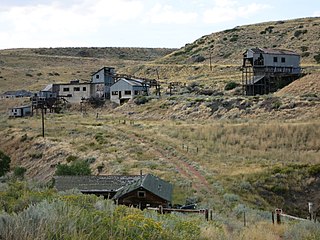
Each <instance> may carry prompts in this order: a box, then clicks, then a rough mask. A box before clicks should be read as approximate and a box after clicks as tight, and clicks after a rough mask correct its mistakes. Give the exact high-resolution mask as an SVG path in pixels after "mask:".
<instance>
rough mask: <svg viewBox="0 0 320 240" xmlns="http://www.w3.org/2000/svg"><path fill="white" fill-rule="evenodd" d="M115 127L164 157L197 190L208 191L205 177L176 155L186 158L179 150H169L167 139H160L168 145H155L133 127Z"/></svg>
mask: <svg viewBox="0 0 320 240" xmlns="http://www.w3.org/2000/svg"><path fill="white" fill-rule="evenodd" d="M117 128H118V130H119V131H121V132H122V133H123V134H125V135H127V136H128V137H130V138H131V139H133V140H134V141H135V142H137V143H142V144H144V145H145V147H146V148H148V149H149V151H151V152H152V154H154V155H155V156H158V157H159V158H162V159H164V160H165V161H166V162H168V163H169V164H172V165H173V166H174V167H175V168H176V169H177V171H178V172H179V173H180V174H181V175H182V176H183V177H184V178H186V179H188V180H190V181H191V182H192V188H193V189H195V190H197V191H199V190H201V189H205V190H206V191H210V185H209V183H208V181H207V180H206V178H205V177H204V176H203V175H202V174H201V173H200V172H199V171H198V170H197V169H195V167H193V166H192V165H191V164H189V163H188V162H186V161H183V160H181V159H180V158H179V157H178V156H177V155H179V156H180V157H182V158H183V159H188V157H187V156H185V155H184V153H181V151H180V150H177V149H175V154H174V153H173V152H172V151H170V148H171V147H170V144H169V143H168V142H167V141H165V140H164V139H162V143H165V144H166V145H167V146H168V147H166V146H164V145H162V146H161V145H155V144H153V143H152V142H151V141H150V137H148V136H145V135H144V136H143V138H142V137H141V136H139V135H141V132H139V135H138V134H137V133H136V132H134V130H135V129H132V128H131V129H130V132H129V131H128V130H127V129H126V130H124V129H122V128H121V127H117ZM176 153H178V154H176Z"/></svg>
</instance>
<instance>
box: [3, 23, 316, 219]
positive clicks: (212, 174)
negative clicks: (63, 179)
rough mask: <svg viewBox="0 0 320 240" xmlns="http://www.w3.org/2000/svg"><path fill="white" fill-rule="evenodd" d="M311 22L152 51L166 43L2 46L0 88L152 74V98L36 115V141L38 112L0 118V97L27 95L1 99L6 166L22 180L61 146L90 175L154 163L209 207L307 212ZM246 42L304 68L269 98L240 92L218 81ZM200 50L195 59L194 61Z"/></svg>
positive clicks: (312, 174)
mask: <svg viewBox="0 0 320 240" xmlns="http://www.w3.org/2000/svg"><path fill="white" fill-rule="evenodd" d="M319 24H320V19H319V18H309V19H298V20H291V21H281V22H272V23H263V24H256V25H250V26H241V27H237V28H235V29H231V30H226V31H223V32H219V33H213V34H211V35H208V36H204V37H202V38H200V39H199V40H197V41H195V42H194V43H192V44H188V45H186V47H184V48H182V49H180V50H178V51H175V52H173V53H170V54H169V55H167V56H165V57H163V58H158V57H162V56H163V55H164V54H167V53H169V52H171V51H172V50H171V49H158V50H152V49H121V48H111V49H108V48H103V49H99V48H63V49H62V48H61V49H12V50H2V51H0V92H3V91H7V90H15V89H27V90H40V89H41V88H43V87H44V86H45V85H46V84H48V83H53V82H67V81H70V80H72V79H80V80H83V81H85V80H89V79H90V75H91V73H92V72H94V71H96V70H97V69H99V68H101V67H103V66H113V67H116V70H117V72H119V73H128V74H134V75H137V76H141V77H149V78H156V79H157V78H158V75H159V79H160V81H161V83H162V96H161V98H157V97H154V96H150V97H147V98H146V99H145V100H147V103H146V104H140V105H138V104H136V103H135V102H134V101H132V102H129V103H127V104H125V105H123V106H119V107H117V108H114V106H113V105H111V104H106V105H105V106H104V107H102V108H96V109H94V108H91V107H89V106H86V108H85V112H80V108H79V106H73V107H71V108H66V109H64V111H63V112H62V113H60V114H47V115H46V120H45V125H46V137H45V138H44V139H43V138H42V137H41V119H40V116H39V115H35V116H33V117H30V118H25V119H8V117H7V114H6V112H7V109H8V107H10V106H15V105H17V104H24V103H27V102H28V99H25V100H24V99H14V100H8V99H5V100H0V101H1V102H0V131H1V136H2V137H1V138H0V150H3V151H5V152H6V153H7V154H8V155H9V156H11V158H12V164H11V165H12V168H14V167H17V166H22V167H25V168H26V169H27V172H26V176H27V178H28V179H36V180H38V181H43V182H46V181H49V180H50V179H51V177H52V176H53V174H54V173H55V170H56V165H57V164H58V163H67V159H70V156H71V159H75V158H76V159H78V160H88V159H90V163H91V165H90V166H91V169H92V170H93V172H94V174H98V169H102V172H101V173H102V174H137V173H139V172H140V170H143V171H144V172H150V173H154V174H156V175H158V176H160V177H162V178H164V179H166V180H168V181H170V182H172V183H173V184H174V186H175V193H174V202H175V203H184V202H185V201H186V200H188V201H192V202H198V203H199V205H200V206H204V207H210V208H213V209H214V210H215V211H217V212H224V211H225V212H235V211H238V208H239V205H245V206H250V207H252V208H255V209H263V210H268V211H269V210H271V209H274V208H275V207H283V208H284V209H285V210H286V211H287V212H289V213H295V214H297V215H300V216H301V215H303V214H306V212H307V209H306V203H305V201H304V200H303V196H305V193H306V191H310V192H309V193H310V194H309V195H308V197H309V199H308V201H314V202H315V203H316V204H318V203H319V199H320V195H319V191H318V187H317V186H318V181H319V176H320V171H319V169H320V168H319V164H320V162H319V161H320V157H319V156H320V155H319V151H320V149H319V146H320V142H319V139H320V135H319V134H320V132H319V131H318V129H319V128H320V125H319V121H318V120H319V118H320V100H319V97H320V96H319V82H320V81H318V79H319V74H318V73H317V72H318V71H319V65H318V64H317V63H316V62H315V61H316V59H315V58H314V57H315V56H316V54H317V53H318V52H320V50H319V49H318V47H319V44H318V42H319V40H318V38H316V37H315V36H316V35H317V34H318V33H319V26H320V25H319ZM317 36H318V35H317ZM275 45H276V46H275ZM250 46H263V47H281V48H290V49H293V50H296V51H298V52H299V53H301V54H304V57H303V58H302V62H303V64H304V65H303V66H306V67H307V70H308V71H310V72H312V73H313V74H311V75H307V76H306V77H304V78H302V79H300V80H298V81H296V82H294V83H292V84H291V85H289V86H287V87H286V88H284V89H282V90H281V91H279V92H278V93H276V94H270V95H268V96H255V97H244V96H241V87H237V88H235V89H232V90H230V91H229V90H228V91H227V90H224V87H225V85H226V83H228V82H230V81H231V80H232V81H236V82H238V83H239V82H240V78H241V72H240V67H239V66H240V65H241V57H242V52H243V51H244V49H246V48H248V47H250ZM209 50H210V51H211V52H212V60H213V65H212V69H210V68H209V62H208V57H209ZM123 52H125V53H123ZM308 52H309V55H308V54H307V53H308ZM122 54H124V55H122ZM307 55H308V56H307ZM201 56H202V57H203V58H204V59H205V61H200V62H199V59H201ZM156 58H157V59H156ZM203 58H202V59H203ZM197 59H198V60H197ZM149 60H153V61H149ZM170 82H180V84H179V86H177V87H176V88H175V89H173V95H172V96H169V94H166V91H167V90H168V89H167V87H168V83H170ZM97 113H99V114H98V115H99V117H98V118H96V116H97ZM68 157H69V158H68ZM292 194H294V196H295V197H294V198H292V197H291V195H292ZM319 204H320V203H319Z"/></svg>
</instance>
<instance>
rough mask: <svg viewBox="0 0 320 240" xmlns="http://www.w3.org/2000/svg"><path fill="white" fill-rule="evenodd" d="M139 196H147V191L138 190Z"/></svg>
mask: <svg viewBox="0 0 320 240" xmlns="http://www.w3.org/2000/svg"><path fill="white" fill-rule="evenodd" d="M138 197H139V198H145V197H146V192H145V191H138Z"/></svg>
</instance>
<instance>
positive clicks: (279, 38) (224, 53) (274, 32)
mask: <svg viewBox="0 0 320 240" xmlns="http://www.w3.org/2000/svg"><path fill="white" fill-rule="evenodd" d="M319 33H320V18H302V19H295V20H288V21H276V22H265V23H259V24H254V25H245V26H237V27H235V28H233V29H228V30H225V31H221V32H216V33H212V34H209V35H206V36H203V37H201V38H199V39H197V40H196V41H194V42H193V43H190V44H186V45H185V47H183V48H181V49H179V50H178V51H176V52H174V53H171V54H170V55H168V56H166V57H164V58H162V59H161V60H160V61H159V62H163V63H174V62H175V63H176V62H179V63H186V62H188V61H189V62H190V61H195V60H196V61H197V59H198V61H199V58H198V57H199V56H200V57H204V59H206V61H207V62H208V59H209V57H210V53H211V57H212V62H213V63H228V64H239V65H240V63H241V57H242V53H243V52H244V51H245V49H247V48H250V47H265V48H282V49H291V50H294V51H297V52H298V53H299V54H301V56H302V63H316V60H315V59H314V57H315V56H318V54H319V53H320V46H319ZM200 59H201V58H200Z"/></svg>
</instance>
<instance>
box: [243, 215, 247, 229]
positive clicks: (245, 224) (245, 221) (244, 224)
mask: <svg viewBox="0 0 320 240" xmlns="http://www.w3.org/2000/svg"><path fill="white" fill-rule="evenodd" d="M243 226H244V227H246V226H247V219H246V212H245V211H244V212H243Z"/></svg>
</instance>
